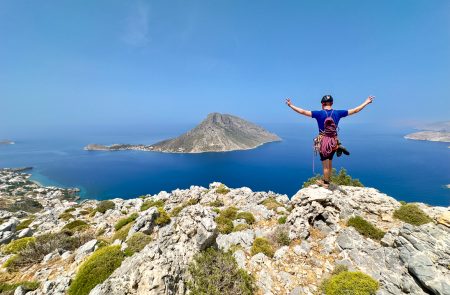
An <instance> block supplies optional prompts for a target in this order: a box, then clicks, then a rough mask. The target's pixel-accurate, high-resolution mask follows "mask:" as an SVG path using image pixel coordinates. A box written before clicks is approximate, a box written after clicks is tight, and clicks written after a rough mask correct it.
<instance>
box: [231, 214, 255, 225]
mask: <svg viewBox="0 0 450 295" xmlns="http://www.w3.org/2000/svg"><path fill="white" fill-rule="evenodd" d="M236 219H245V221H246V222H247V223H248V224H253V223H255V217H254V216H253V214H252V213H250V212H239V213H238V214H237V215H236Z"/></svg>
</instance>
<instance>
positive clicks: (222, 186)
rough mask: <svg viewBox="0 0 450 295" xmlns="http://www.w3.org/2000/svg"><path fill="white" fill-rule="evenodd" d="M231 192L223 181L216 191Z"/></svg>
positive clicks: (224, 193) (222, 193) (219, 192)
mask: <svg viewBox="0 0 450 295" xmlns="http://www.w3.org/2000/svg"><path fill="white" fill-rule="evenodd" d="M229 192H230V189H229V188H227V187H226V186H225V185H224V184H223V183H221V184H220V185H219V186H218V187H217V188H216V193H218V194H221V195H226V194H228V193H229Z"/></svg>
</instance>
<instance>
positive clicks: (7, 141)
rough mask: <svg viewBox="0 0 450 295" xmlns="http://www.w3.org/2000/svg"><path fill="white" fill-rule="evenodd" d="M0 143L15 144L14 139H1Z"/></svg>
mask: <svg viewBox="0 0 450 295" xmlns="http://www.w3.org/2000/svg"><path fill="white" fill-rule="evenodd" d="M0 144H15V142H14V141H12V140H0Z"/></svg>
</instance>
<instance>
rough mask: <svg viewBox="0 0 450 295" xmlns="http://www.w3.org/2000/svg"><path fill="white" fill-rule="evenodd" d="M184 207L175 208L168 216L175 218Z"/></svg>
mask: <svg viewBox="0 0 450 295" xmlns="http://www.w3.org/2000/svg"><path fill="white" fill-rule="evenodd" d="M184 208H185V207H184V206H182V205H181V206H177V207H175V208H173V209H172V211H170V216H172V217H177V216H178V214H180V212H181V210H183V209H184Z"/></svg>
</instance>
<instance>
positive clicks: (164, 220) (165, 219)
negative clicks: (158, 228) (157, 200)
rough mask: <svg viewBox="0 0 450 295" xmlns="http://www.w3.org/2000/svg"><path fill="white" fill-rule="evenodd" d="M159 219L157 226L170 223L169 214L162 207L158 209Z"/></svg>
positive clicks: (156, 222)
mask: <svg viewBox="0 0 450 295" xmlns="http://www.w3.org/2000/svg"><path fill="white" fill-rule="evenodd" d="M158 213H159V214H158V217H156V219H155V224H156V225H165V224H168V223H169V222H170V216H169V214H167V212H166V210H164V208H162V207H158Z"/></svg>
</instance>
